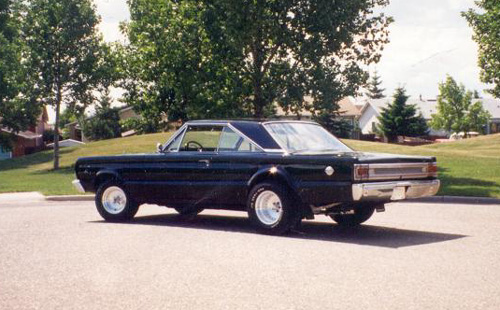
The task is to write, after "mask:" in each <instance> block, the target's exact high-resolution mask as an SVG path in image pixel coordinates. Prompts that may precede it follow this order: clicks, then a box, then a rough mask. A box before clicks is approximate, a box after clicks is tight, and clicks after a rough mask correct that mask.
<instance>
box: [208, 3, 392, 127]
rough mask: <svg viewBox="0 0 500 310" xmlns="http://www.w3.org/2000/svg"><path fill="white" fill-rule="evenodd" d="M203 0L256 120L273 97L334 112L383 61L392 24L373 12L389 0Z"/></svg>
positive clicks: (211, 29) (288, 107) (212, 32)
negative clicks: (369, 68) (368, 71)
mask: <svg viewBox="0 0 500 310" xmlns="http://www.w3.org/2000/svg"><path fill="white" fill-rule="evenodd" d="M204 2H205V3H206V5H207V7H206V12H207V17H206V24H207V29H208V30H207V31H208V34H209V39H210V40H211V41H212V42H217V44H216V49H215V51H216V53H218V54H220V55H228V56H227V57H228V58H229V57H230V59H231V61H232V62H234V63H237V64H239V65H238V66H237V68H238V70H236V71H235V76H236V77H237V78H238V79H240V80H241V81H243V83H244V86H245V87H244V90H250V92H249V93H248V96H247V97H246V100H247V101H246V102H248V103H249V104H250V108H251V113H252V115H253V116H255V117H257V118H260V117H265V116H267V115H268V114H269V113H272V110H273V104H274V103H275V102H277V103H278V104H280V105H281V106H282V107H283V109H284V110H285V112H288V111H290V112H292V113H294V114H296V113H297V112H298V111H301V110H302V109H306V110H309V111H311V112H313V113H315V114H321V113H330V112H332V111H336V110H337V109H338V105H337V104H336V102H338V101H340V100H341V99H342V98H343V97H345V96H348V95H354V94H355V93H356V92H357V90H358V89H359V86H360V85H362V84H364V83H365V82H366V79H367V74H366V72H365V71H364V69H363V68H364V66H363V65H368V64H371V63H375V62H377V61H378V60H379V59H380V51H381V49H382V46H383V44H385V43H387V42H388V31H387V26H388V24H389V23H390V22H391V21H392V19H391V18H389V17H386V16H385V15H384V14H381V13H375V12H374V9H376V8H379V7H380V6H385V5H386V4H387V3H388V1H385V0H375V1H363V0H361V1H335V0H314V1H312V0H308V1H299V0H290V1H279V0H274V1H266V0H255V1H240V0H207V1H204ZM307 97H311V98H312V103H311V104H309V103H307V102H309V101H306V100H305V98H307Z"/></svg>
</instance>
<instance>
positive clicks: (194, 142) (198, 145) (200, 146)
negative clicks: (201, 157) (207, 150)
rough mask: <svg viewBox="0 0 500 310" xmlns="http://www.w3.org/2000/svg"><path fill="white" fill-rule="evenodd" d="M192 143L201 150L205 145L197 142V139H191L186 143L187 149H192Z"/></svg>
mask: <svg viewBox="0 0 500 310" xmlns="http://www.w3.org/2000/svg"><path fill="white" fill-rule="evenodd" d="M190 144H194V145H195V147H196V149H197V150H198V151H200V152H201V151H202V150H203V145H201V144H200V143H198V142H196V141H189V142H187V143H186V149H187V150H189V149H191V147H190V146H189V145H190Z"/></svg>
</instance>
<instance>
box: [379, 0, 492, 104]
mask: <svg viewBox="0 0 500 310" xmlns="http://www.w3.org/2000/svg"><path fill="white" fill-rule="evenodd" d="M473 6H474V1H472V0H447V1H431V0H424V1H415V0H413V1H408V0H393V1H392V2H391V4H390V5H389V6H388V7H387V8H386V9H385V12H386V13H387V14H388V15H391V16H393V17H394V19H395V22H394V23H393V24H392V25H391V26H390V31H391V33H390V39H391V43H389V44H388V45H387V46H386V48H385V50H384V53H383V56H382V59H381V61H380V63H379V64H377V65H374V66H373V68H377V70H378V71H379V74H380V75H381V78H382V80H383V86H384V87H385V88H386V89H387V90H386V95H390V94H391V93H392V92H393V90H394V88H396V87H397V86H399V85H404V86H405V87H406V89H407V91H408V93H409V94H410V95H412V96H419V95H423V96H424V97H426V98H433V97H436V96H437V94H438V83H439V82H441V81H443V80H444V79H445V78H446V75H447V74H449V75H451V76H452V77H454V78H455V79H456V80H457V81H459V82H461V83H463V84H464V85H465V86H466V88H468V89H477V90H480V91H482V90H483V89H484V88H486V87H487V86H486V85H485V84H484V83H481V82H480V81H479V68H478V67H477V45H476V43H475V42H474V41H473V40H472V30H471V29H470V27H469V26H468V24H467V22H466V21H465V19H464V18H463V17H462V16H461V15H460V12H462V11H464V10H467V9H468V8H470V7H473Z"/></svg>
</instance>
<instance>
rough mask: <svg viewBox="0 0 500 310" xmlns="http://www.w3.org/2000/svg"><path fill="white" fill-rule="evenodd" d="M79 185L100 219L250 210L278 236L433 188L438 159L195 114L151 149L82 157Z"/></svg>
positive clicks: (349, 218)
mask: <svg viewBox="0 0 500 310" xmlns="http://www.w3.org/2000/svg"><path fill="white" fill-rule="evenodd" d="M75 170H76V176H77V180H75V181H74V185H75V186H76V187H77V188H78V189H79V190H80V191H87V192H96V197H95V202H96V206H97V210H98V211H99V213H100V214H101V216H102V217H103V218H104V219H105V220H107V221H112V222H115V221H117V222H120V221H127V220H130V219H132V217H133V216H134V215H135V214H136V212H137V210H138V208H139V206H140V205H141V204H144V203H152V204H158V205H163V206H167V207H171V208H174V209H175V210H177V212H179V213H180V214H182V215H185V216H194V215H196V214H198V213H199V212H201V211H202V210H203V209H228V210H238V211H247V212H248V215H249V217H250V220H251V222H252V223H253V225H255V227H256V228H257V229H258V230H259V231H261V232H265V233H272V234H281V233H284V232H286V231H287V230H289V229H290V228H292V227H294V226H295V225H297V224H298V223H299V221H301V220H302V219H304V218H307V219H313V218H314V216H315V215H318V214H326V215H328V216H330V217H331V218H332V219H333V220H334V221H335V222H337V223H338V224H340V225H346V226H353V225H358V224H361V223H363V222H364V221H366V220H368V219H369V218H370V217H371V216H372V214H373V213H374V211H375V210H378V211H383V210H384V203H386V202H390V201H395V200H403V199H407V198H417V197H423V196H431V195H434V194H436V192H437V191H438V189H439V185H440V183H439V180H437V166H436V158H434V157H417V156H401V155H388V154H374V153H362V152H356V151H354V150H352V149H351V148H349V147H347V146H346V145H345V144H343V143H342V142H341V141H339V140H338V139H337V138H336V137H334V136H333V135H331V134H330V133H329V132H328V131H326V130H325V129H324V128H322V127H321V126H320V125H318V124H317V123H314V122H304V121H262V122H260V121H193V122H188V123H186V124H185V125H184V126H182V127H181V128H180V129H179V130H178V131H177V132H176V133H175V134H174V135H173V136H172V137H171V139H170V140H169V141H167V142H166V143H165V144H164V145H160V146H159V148H158V152H157V153H156V154H136V155H120V156H106V157H88V158H80V159H78V161H77V162H76V165H75Z"/></svg>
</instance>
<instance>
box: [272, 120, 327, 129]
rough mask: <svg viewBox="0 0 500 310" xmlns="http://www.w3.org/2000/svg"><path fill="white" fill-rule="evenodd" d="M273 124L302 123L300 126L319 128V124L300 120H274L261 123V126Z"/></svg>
mask: <svg viewBox="0 0 500 310" xmlns="http://www.w3.org/2000/svg"><path fill="white" fill-rule="evenodd" d="M273 123H302V124H314V125H318V126H320V127H321V125H320V124H318V123H316V122H313V121H300V120H275V121H266V122H262V125H266V124H273Z"/></svg>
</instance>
